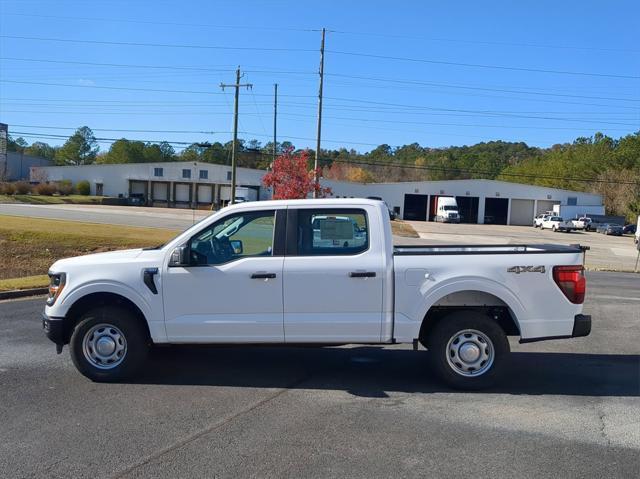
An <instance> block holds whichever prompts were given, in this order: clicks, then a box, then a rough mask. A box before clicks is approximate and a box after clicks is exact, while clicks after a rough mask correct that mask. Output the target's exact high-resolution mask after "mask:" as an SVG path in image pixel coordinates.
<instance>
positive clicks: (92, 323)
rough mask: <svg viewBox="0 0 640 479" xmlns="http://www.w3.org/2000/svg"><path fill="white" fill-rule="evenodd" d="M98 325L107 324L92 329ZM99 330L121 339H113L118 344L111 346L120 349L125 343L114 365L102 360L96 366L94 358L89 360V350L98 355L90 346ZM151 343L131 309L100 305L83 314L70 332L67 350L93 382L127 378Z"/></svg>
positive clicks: (109, 336) (139, 362) (138, 366)
mask: <svg viewBox="0 0 640 479" xmlns="http://www.w3.org/2000/svg"><path fill="white" fill-rule="evenodd" d="M101 325H105V326H106V327H100V328H99V329H97V330H96V329H95V328H96V327H98V326H101ZM109 326H110V327H111V328H109ZM92 330H94V331H93V334H91V332H92ZM101 333H102V334H103V336H104V337H108V338H112V337H115V338H122V340H118V339H116V340H113V339H112V341H113V344H114V345H115V344H116V342H118V343H119V346H114V347H120V348H122V347H123V346H122V345H124V352H122V353H121V354H120V357H115V356H114V358H115V359H114V360H113V361H114V362H115V363H117V364H115V365H110V364H109V363H108V362H103V363H102V367H99V366H96V364H97V361H96V360H94V361H92V360H91V359H89V357H91V355H92V353H93V355H94V356H96V357H98V358H99V357H100V356H99V355H97V354H96V353H95V352H93V349H91V347H90V346H91V345H92V344H94V345H95V341H91V339H92V338H94V339H95V338H96V337H100V336H99V335H100V334H101ZM87 334H91V336H90V338H87V346H88V348H87V350H88V352H86V353H85V349H84V347H85V344H84V341H85V336H87ZM107 341H109V339H107ZM150 342H151V341H150V339H149V335H148V333H147V330H146V328H145V327H144V325H143V324H142V323H141V322H140V319H139V318H138V317H137V316H136V315H135V314H133V313H132V312H131V311H129V310H127V309H125V308H122V307H117V306H101V307H98V308H95V309H92V310H90V311H88V312H86V313H85V314H83V315H82V317H81V318H80V320H79V321H78V324H77V326H76V327H75V329H74V331H73V334H72V335H71V340H70V342H69V351H70V353H71V360H72V361H73V364H74V365H75V366H76V368H77V369H78V371H80V373H81V374H83V375H84V376H86V377H88V378H89V379H91V380H92V381H96V382H114V381H119V380H122V379H126V378H130V377H132V376H133V375H134V374H135V373H136V372H137V371H138V370H139V369H140V367H141V366H142V365H143V364H144V362H145V360H146V358H147V355H148V353H149V346H150ZM108 346H110V344H108ZM88 356H89V357H88Z"/></svg>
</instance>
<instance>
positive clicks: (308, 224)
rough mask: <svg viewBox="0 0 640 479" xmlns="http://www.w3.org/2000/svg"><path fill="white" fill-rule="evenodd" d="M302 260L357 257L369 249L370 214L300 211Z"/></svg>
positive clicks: (299, 230)
mask: <svg viewBox="0 0 640 479" xmlns="http://www.w3.org/2000/svg"><path fill="white" fill-rule="evenodd" d="M297 246H298V248H297V250H298V255H299V256H316V255H354V254H358V253H361V252H362V251H365V250H367V249H368V248H369V225H368V221H367V213H366V212H365V211H364V210H359V209H310V210H305V209H301V210H298V234H297Z"/></svg>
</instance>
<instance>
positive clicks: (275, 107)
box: [273, 83, 278, 161]
mask: <svg viewBox="0 0 640 479" xmlns="http://www.w3.org/2000/svg"><path fill="white" fill-rule="evenodd" d="M277 127H278V84H277V83H274V84H273V161H276V154H277V151H278V149H277V147H276V145H277V143H276V131H277Z"/></svg>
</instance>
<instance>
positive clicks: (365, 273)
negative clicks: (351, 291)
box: [349, 271, 376, 278]
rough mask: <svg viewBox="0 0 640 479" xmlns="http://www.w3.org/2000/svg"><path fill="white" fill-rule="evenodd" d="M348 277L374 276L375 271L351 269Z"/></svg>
mask: <svg viewBox="0 0 640 479" xmlns="http://www.w3.org/2000/svg"><path fill="white" fill-rule="evenodd" d="M349 277H350V278H375V277H376V273H375V272H374V271H351V273H349Z"/></svg>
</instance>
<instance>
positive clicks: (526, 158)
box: [8, 126, 640, 220]
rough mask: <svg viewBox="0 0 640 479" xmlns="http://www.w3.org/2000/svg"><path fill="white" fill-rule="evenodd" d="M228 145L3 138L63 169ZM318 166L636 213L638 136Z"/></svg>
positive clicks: (175, 157) (386, 154)
mask: <svg viewBox="0 0 640 479" xmlns="http://www.w3.org/2000/svg"><path fill="white" fill-rule="evenodd" d="M232 146H233V143H232V142H231V141H229V142H226V143H220V142H214V143H193V144H190V145H188V146H187V147H186V148H184V149H183V150H182V151H180V152H176V151H175V149H174V148H173V146H171V144H170V143H168V142H160V143H149V142H143V141H139V140H128V139H126V138H122V139H119V140H117V141H114V142H113V143H112V144H111V146H110V147H109V149H108V150H107V151H100V149H99V147H98V142H97V140H96V138H95V136H94V135H93V132H92V131H91V129H90V128H88V127H86V126H83V127H81V128H78V130H77V131H76V132H75V133H74V134H73V135H71V136H70V137H69V139H68V140H67V141H66V142H65V143H64V144H63V145H62V146H60V147H55V146H51V145H48V144H47V143H44V142H34V143H33V144H31V145H29V144H28V143H27V142H26V141H25V140H24V139H22V138H17V139H16V140H13V139H12V138H9V141H8V149H9V150H13V151H24V152H25V153H26V154H31V155H34V156H41V157H44V158H48V159H51V160H53V161H55V163H56V164H60V165H82V164H91V163H141V162H158V161H201V162H207V163H216V164H230V158H231V149H232ZM276 150H277V152H278V154H281V153H283V152H285V151H292V150H293V151H300V150H296V149H295V146H294V145H293V144H291V143H290V142H286V141H285V142H282V143H278V144H277V145H276ZM236 151H237V158H238V165H239V166H242V167H246V168H259V169H267V168H269V166H270V165H271V164H272V162H273V155H272V153H273V143H271V142H269V143H266V144H264V145H263V144H261V142H260V141H258V140H255V139H252V140H248V141H245V140H238V143H237V145H236ZM308 151H309V152H310V153H313V151H312V150H308ZM309 158H313V154H310V155H309ZM309 161H311V160H309ZM309 166H311V165H309ZM320 166H321V168H322V172H323V176H324V177H325V178H329V179H335V180H347V181H357V182H362V183H371V182H383V181H384V182H392V181H423V180H455V179H470V178H485V179H496V180H503V181H510V182H520V183H526V184H533V185H539V186H547V187H552V188H562V189H570V190H577V191H588V192H596V193H599V194H601V195H603V197H604V202H605V206H606V209H607V212H608V213H610V214H616V215H625V216H627V217H628V218H629V219H630V220H632V219H633V218H634V217H636V216H637V215H638V214H640V132H636V133H633V134H629V135H626V136H623V137H621V138H611V137H609V136H607V135H604V134H602V133H595V134H594V135H593V136H591V137H579V138H577V139H576V140H574V141H573V142H571V143H563V144H557V145H553V146H551V147H550V148H538V147H532V146H529V145H527V144H526V143H524V142H506V141H489V142H481V143H477V144H475V145H468V146H467V145H465V146H450V147H446V148H430V147H424V146H421V145H419V144H418V143H412V144H409V145H403V146H400V147H392V146H390V145H387V144H382V145H380V146H378V147H376V148H374V149H373V150H371V151H370V152H367V153H360V152H358V151H356V150H354V149H347V148H337V149H326V150H325V149H323V150H322V151H321V162H320Z"/></svg>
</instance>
